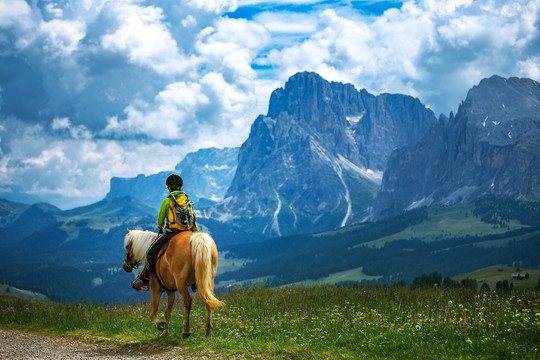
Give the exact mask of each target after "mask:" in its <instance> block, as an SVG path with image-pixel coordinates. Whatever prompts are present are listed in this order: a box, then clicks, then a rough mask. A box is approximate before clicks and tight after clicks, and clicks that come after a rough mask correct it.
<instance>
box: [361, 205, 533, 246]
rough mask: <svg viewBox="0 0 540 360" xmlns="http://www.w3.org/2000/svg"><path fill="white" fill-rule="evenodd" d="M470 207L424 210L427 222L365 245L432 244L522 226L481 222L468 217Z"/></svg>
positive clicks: (514, 221) (478, 219) (471, 206)
mask: <svg viewBox="0 0 540 360" xmlns="http://www.w3.org/2000/svg"><path fill="white" fill-rule="evenodd" d="M473 209H474V205H462V206H455V207H432V208H428V209H427V211H428V214H429V220H428V221H426V222H423V223H421V224H417V225H412V226H409V227H408V228H406V229H405V230H403V231H400V232H398V233H395V234H392V235H390V236H385V237H382V238H380V239H377V240H373V241H371V242H369V243H367V245H369V246H373V247H382V246H384V244H386V243H387V242H390V241H395V240H401V239H412V238H417V239H420V240H421V241H424V242H432V241H438V240H444V239H449V238H459V237H464V236H467V235H470V236H483V235H492V234H503V233H505V232H507V231H511V230H516V229H521V228H523V227H524V225H522V224H521V223H520V222H519V221H517V220H511V221H509V223H508V227H500V226H498V225H494V224H488V223H485V222H483V221H482V220H481V219H480V218H478V217H476V216H474V215H472V211H473Z"/></svg>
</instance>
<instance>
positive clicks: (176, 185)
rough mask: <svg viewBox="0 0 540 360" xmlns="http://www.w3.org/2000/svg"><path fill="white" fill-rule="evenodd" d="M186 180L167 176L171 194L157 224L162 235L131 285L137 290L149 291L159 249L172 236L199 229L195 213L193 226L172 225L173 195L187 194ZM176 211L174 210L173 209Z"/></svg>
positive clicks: (162, 207) (153, 244)
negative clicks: (183, 189) (182, 228)
mask: <svg viewBox="0 0 540 360" xmlns="http://www.w3.org/2000/svg"><path fill="white" fill-rule="evenodd" d="M183 184H184V182H183V181H182V178H181V177H180V176H179V175H176V174H172V175H171V176H169V177H168V178H167V181H166V185H167V188H168V189H169V196H167V197H166V198H165V199H164V200H163V201H162V203H161V207H160V208H159V215H158V218H157V225H158V227H159V233H160V235H159V236H158V237H157V239H156V240H155V241H154V242H153V243H152V244H151V245H150V247H149V248H148V251H147V252H146V263H145V265H144V269H143V271H142V272H141V274H140V275H139V277H138V278H137V279H135V281H133V283H132V284H131V286H132V287H133V288H134V289H135V290H144V291H148V289H149V288H150V285H149V281H150V274H151V273H152V272H153V271H154V267H155V264H154V260H155V256H156V254H157V253H158V252H159V250H160V249H161V248H162V247H163V245H165V244H166V243H167V242H168V241H169V240H170V239H172V237H173V236H174V235H176V234H178V233H180V232H182V231H198V228H197V221H196V220H195V215H194V214H193V227H192V228H190V229H186V230H180V229H176V228H173V227H171V226H170V225H171V223H172V222H174V221H173V220H172V219H171V218H170V217H171V216H173V215H172V212H171V211H169V208H170V205H171V197H172V196H174V195H178V194H185V193H184V192H183V191H182V185H183ZM173 211H174V210H173ZM163 225H165V231H163Z"/></svg>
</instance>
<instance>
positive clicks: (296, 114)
mask: <svg viewBox="0 0 540 360" xmlns="http://www.w3.org/2000/svg"><path fill="white" fill-rule="evenodd" d="M435 120H436V119H435V116H434V115H433V113H432V112H431V111H430V110H429V109H426V107H425V106H423V105H422V104H421V103H420V102H419V101H418V100H417V99H414V98H411V97H408V96H403V95H389V94H385V95H381V96H373V95H371V94H369V93H368V92H367V91H365V90H362V91H357V90H356V89H355V88H354V87H353V86H352V85H350V84H345V85H344V84H341V83H330V82H327V81H325V80H324V79H323V78H321V77H320V76H319V75H317V74H314V73H299V74H296V75H295V76H293V77H291V78H290V79H289V81H288V82H287V83H286V84H285V87H284V88H280V89H277V90H275V91H274V92H273V94H272V96H271V99H270V104H269V109H268V114H267V115H266V116H263V115H261V116H259V117H258V118H257V119H256V120H255V122H254V123H253V125H252V128H251V133H250V135H249V138H248V139H247V140H246V142H245V143H244V144H243V145H242V147H241V149H240V153H239V158H238V169H237V172H236V175H235V177H234V179H233V181H232V184H231V187H230V188H229V190H228V191H227V195H226V199H225V202H224V203H222V204H220V205H219V206H217V207H215V208H212V211H209V212H206V213H205V216H209V217H213V218H216V219H220V220H227V219H231V218H234V219H235V220H234V221H235V222H236V223H238V224H242V225H244V226H246V227H248V228H249V230H251V231H255V232H263V233H265V234H267V235H286V234H292V233H299V232H313V231H319V230H326V229H332V228H336V227H339V226H344V225H347V224H352V223H357V222H360V221H361V220H363V219H364V218H365V217H366V216H367V215H368V209H369V207H370V206H371V205H372V204H373V201H374V198H375V194H376V192H377V189H378V187H379V184H380V180H381V177H382V171H383V170H384V165H385V163H386V160H387V158H388V155H389V154H390V152H391V151H392V149H393V148H395V147H400V146H403V145H407V144H415V143H416V141H418V139H420V138H421V137H422V136H423V135H424V134H425V132H426V131H427V129H428V128H429V126H430V125H431V124H432V123H433V122H434V121H435Z"/></svg>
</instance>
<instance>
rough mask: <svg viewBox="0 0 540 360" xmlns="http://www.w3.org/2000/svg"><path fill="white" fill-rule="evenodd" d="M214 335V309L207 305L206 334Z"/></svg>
mask: <svg viewBox="0 0 540 360" xmlns="http://www.w3.org/2000/svg"><path fill="white" fill-rule="evenodd" d="M210 335H212V309H210V307H209V306H208V305H206V336H210Z"/></svg>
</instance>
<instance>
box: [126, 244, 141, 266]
mask: <svg viewBox="0 0 540 360" xmlns="http://www.w3.org/2000/svg"><path fill="white" fill-rule="evenodd" d="M139 265H140V264H139V263H137V262H136V261H135V259H134V257H133V248H132V246H131V244H129V245H128V246H127V248H126V258H125V259H124V265H123V266H122V268H123V269H124V271H125V272H132V271H133V269H136V268H138V267H139Z"/></svg>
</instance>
